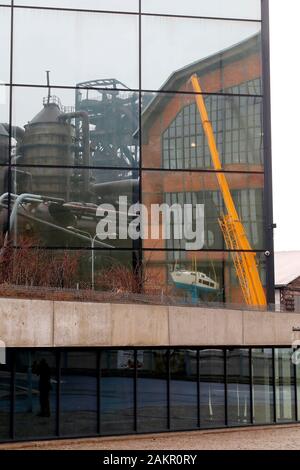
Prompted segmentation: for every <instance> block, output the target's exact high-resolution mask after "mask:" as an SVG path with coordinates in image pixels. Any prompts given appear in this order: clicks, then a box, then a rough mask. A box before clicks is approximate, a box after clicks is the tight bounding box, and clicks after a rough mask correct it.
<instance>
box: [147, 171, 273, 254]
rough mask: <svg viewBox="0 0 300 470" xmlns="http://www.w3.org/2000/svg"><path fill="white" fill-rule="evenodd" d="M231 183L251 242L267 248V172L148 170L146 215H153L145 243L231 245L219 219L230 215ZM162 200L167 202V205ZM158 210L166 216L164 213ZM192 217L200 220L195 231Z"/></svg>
mask: <svg viewBox="0 0 300 470" xmlns="http://www.w3.org/2000/svg"><path fill="white" fill-rule="evenodd" d="M225 184H227V186H228V187H229V190H230V192H231V196H232V199H233V201H234V205H235V208H236V210H237V212H238V214H239V216H240V220H241V222H242V223H243V225H244V228H245V231H246V233H247V236H248V241H249V243H250V246H251V247H252V249H263V247H264V237H263V226H264V216H263V188H264V178H263V175H262V174H254V173H253V174H252V173H227V174H223V173H216V172H203V173H198V172H183V171H159V170H158V171H143V172H142V191H143V194H142V202H143V204H144V206H145V208H146V211H145V214H144V220H146V221H147V220H148V227H146V225H145V230H144V235H143V236H144V242H143V246H144V247H145V248H147V249H148V248H162V249H163V248H172V249H175V250H176V248H181V249H187V250H197V249H198V250H201V249H208V250H210V249H220V250H222V249H224V248H226V247H227V245H226V244H225V241H224V235H223V232H222V229H221V226H220V223H219V220H222V221H225V218H224V214H226V213H227V209H226V206H225V199H224V194H225V192H224V187H225ZM162 204H166V206H162V207H161V205H162ZM163 209H164V212H163ZM158 211H161V212H163V215H164V216H163V217H162V216H161V217H160V218H158ZM172 211H173V212H172ZM185 211H186V212H185ZM147 216H148V217H147ZM189 219H191V220H192V221H193V223H194V226H193V230H195V232H194V233H192V232H193V230H192V229H191V227H190V226H189V225H187V221H188V220H189ZM196 225H197V227H196ZM189 228H190V229H191V231H190V233H189V230H188V229H189ZM228 248H230V244H229V243H228Z"/></svg>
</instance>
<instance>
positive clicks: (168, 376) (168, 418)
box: [167, 349, 171, 429]
mask: <svg viewBox="0 0 300 470" xmlns="http://www.w3.org/2000/svg"><path fill="white" fill-rule="evenodd" d="M170 382H171V367H170V349H167V429H171V397H170V392H171V387H170Z"/></svg>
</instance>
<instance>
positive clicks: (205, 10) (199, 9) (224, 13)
mask: <svg viewBox="0 0 300 470" xmlns="http://www.w3.org/2000/svg"><path fill="white" fill-rule="evenodd" d="M142 12H143V13H146V12H147V13H164V14H172V15H192V16H213V17H223V18H240V19H244V18H249V19H254V20H259V19H260V16H261V12H260V0H226V1H224V0H210V1H209V2H207V1H206V0H186V1H185V2H183V1H182V0H151V1H149V0H142Z"/></svg>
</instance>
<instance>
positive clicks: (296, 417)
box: [292, 348, 299, 421]
mask: <svg viewBox="0 0 300 470" xmlns="http://www.w3.org/2000/svg"><path fill="white" fill-rule="evenodd" d="M297 350H298V348H297V349H296V350H295V351H297ZM293 352H294V351H293V350H292V354H293ZM293 368H294V392H295V393H294V395H295V421H298V419H299V417H298V413H299V410H298V388H297V375H298V374H297V365H296V364H295V363H293Z"/></svg>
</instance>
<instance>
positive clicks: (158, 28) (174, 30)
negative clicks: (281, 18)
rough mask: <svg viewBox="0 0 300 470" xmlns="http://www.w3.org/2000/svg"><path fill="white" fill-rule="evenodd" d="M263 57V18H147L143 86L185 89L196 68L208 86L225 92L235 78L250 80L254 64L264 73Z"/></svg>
mask: <svg viewBox="0 0 300 470" xmlns="http://www.w3.org/2000/svg"><path fill="white" fill-rule="evenodd" d="M260 56H261V52H260V23H251V22H238V21H219V20H218V21H216V20H215V21H214V20H203V19H188V18H170V17H169V18H168V17H152V16H145V17H143V18H142V88H143V89H144V90H158V89H166V90H169V91H171V90H172V91H178V90H179V89H186V81H187V80H188V79H189V78H190V76H191V75H192V74H194V73H197V74H198V75H199V76H200V77H202V83H201V84H202V90H203V91H209V92H216V91H223V90H224V89H226V88H228V87H230V86H232V85H230V84H231V83H232V82H234V81H239V82H240V83H243V82H246V81H248V80H249V72H250V74H253V72H254V70H255V69H256V71H257V73H258V75H259V74H260V69H261V60H260ZM251 69H253V70H251ZM221 75H223V77H221Z"/></svg>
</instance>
